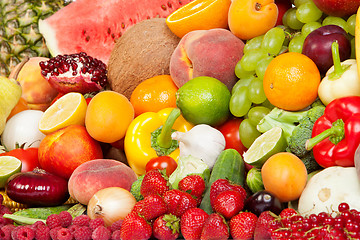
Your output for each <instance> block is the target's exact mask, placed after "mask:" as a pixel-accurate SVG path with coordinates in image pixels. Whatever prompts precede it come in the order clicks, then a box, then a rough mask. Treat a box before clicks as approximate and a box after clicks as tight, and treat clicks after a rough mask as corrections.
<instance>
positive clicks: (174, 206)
mask: <svg viewBox="0 0 360 240" xmlns="http://www.w3.org/2000/svg"><path fill="white" fill-rule="evenodd" d="M164 200H165V202H166V204H167V206H168V213H171V214H174V215H175V216H178V217H181V215H183V214H184V212H185V211H186V210H188V209H190V208H195V207H196V206H197V202H196V200H195V199H194V198H193V197H192V196H191V195H190V193H187V192H183V191H180V190H179V189H172V190H169V191H167V192H165V194H164Z"/></svg>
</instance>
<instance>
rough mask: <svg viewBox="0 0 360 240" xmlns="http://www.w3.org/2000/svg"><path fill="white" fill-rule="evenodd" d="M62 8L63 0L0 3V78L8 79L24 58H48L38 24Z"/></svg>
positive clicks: (22, 0)
mask: <svg viewBox="0 0 360 240" xmlns="http://www.w3.org/2000/svg"><path fill="white" fill-rule="evenodd" d="M63 6H64V1H63V0H0V75H1V76H8V75H9V73H10V71H11V70H12V69H13V68H14V67H15V66H16V65H17V64H18V63H20V62H21V61H22V60H23V59H24V58H25V57H35V56H41V57H49V56H50V53H49V50H48V49H47V47H46V44H45V40H44V39H43V37H42V35H41V34H40V33H39V30H38V21H39V19H44V18H45V17H47V16H50V15H51V14H53V13H54V12H55V11H57V10H58V9H60V8H61V7H63Z"/></svg>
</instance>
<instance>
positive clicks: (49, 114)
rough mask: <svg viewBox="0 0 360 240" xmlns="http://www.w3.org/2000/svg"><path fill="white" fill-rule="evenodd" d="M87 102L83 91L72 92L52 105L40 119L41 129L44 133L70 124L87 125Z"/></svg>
mask: <svg viewBox="0 0 360 240" xmlns="http://www.w3.org/2000/svg"><path fill="white" fill-rule="evenodd" d="M86 109H87V103H86V100H85V98H84V96H83V95H82V94H81V93H77V92H71V93H67V94H65V95H64V96H62V97H61V98H59V99H58V100H57V101H56V102H55V103H53V105H51V106H50V107H49V108H48V109H46V111H45V112H44V114H43V115H42V117H41V119H40V121H39V130H40V131H41V132H42V133H44V134H49V133H52V132H55V131H56V130H58V129H60V128H63V127H67V126H70V125H75V124H76V125H83V126H84V125H85V115H86Z"/></svg>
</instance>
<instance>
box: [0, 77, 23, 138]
mask: <svg viewBox="0 0 360 240" xmlns="http://www.w3.org/2000/svg"><path fill="white" fill-rule="evenodd" d="M21 94H22V89H21V86H20V83H19V82H17V81H16V80H15V79H12V78H6V77H3V76H0V135H1V134H2V133H3V131H4V128H5V123H6V119H7V117H8V116H9V115H10V113H11V110H12V109H13V108H14V107H15V105H16V104H17V103H18V102H19V100H20V97H21Z"/></svg>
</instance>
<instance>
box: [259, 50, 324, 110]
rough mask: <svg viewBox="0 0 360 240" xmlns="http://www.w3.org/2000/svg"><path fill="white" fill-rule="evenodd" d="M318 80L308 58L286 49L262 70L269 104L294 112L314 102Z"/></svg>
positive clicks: (318, 77) (316, 71) (317, 72)
mask: <svg viewBox="0 0 360 240" xmlns="http://www.w3.org/2000/svg"><path fill="white" fill-rule="evenodd" d="M320 80H321V77H320V72H319V69H318V68H317V66H316V64H315V63H314V62H313V61H312V60H311V59H310V58H309V57H307V56H305V55H304V54H301V53H296V52H287V53H283V54H280V55H278V56H277V57H275V58H274V59H273V60H272V61H271V62H270V64H269V65H268V67H267V69H266V71H265V75H264V80H263V86H264V92H265V95H266V97H267V99H268V100H269V101H270V103H271V104H272V105H274V106H276V107H278V108H282V109H285V110H289V111H298V110H301V109H303V108H305V107H307V106H309V105H310V104H311V103H313V102H314V101H315V99H316V98H317V95H318V87H319V84H320Z"/></svg>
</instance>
